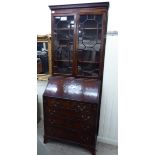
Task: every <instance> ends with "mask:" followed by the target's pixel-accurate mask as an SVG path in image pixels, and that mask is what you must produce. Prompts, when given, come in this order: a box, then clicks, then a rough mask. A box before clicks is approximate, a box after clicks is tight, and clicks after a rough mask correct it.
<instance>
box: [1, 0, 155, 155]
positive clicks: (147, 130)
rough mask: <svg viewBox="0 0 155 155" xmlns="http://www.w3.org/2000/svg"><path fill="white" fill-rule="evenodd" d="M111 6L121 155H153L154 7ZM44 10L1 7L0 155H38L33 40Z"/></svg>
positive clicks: (26, 5) (36, 5)
mask: <svg viewBox="0 0 155 155" xmlns="http://www.w3.org/2000/svg"><path fill="white" fill-rule="evenodd" d="M48 2H49V4H52V3H53V1H48ZM68 2H69V1H68ZM110 2H111V5H113V7H114V8H115V9H113V11H114V13H113V14H115V15H114V18H113V20H114V19H115V20H116V22H117V24H116V27H117V30H118V32H119V64H118V68H119V69H118V79H119V80H118V89H119V91H118V103H119V105H118V112H119V122H118V125H119V134H118V148H119V149H118V150H119V155H131V154H132V155H139V154H140V155H146V154H149V155H152V154H155V149H154V139H155V132H154V131H155V123H154V122H155V121H154V119H155V91H154V89H155V74H154V71H155V69H154V68H155V58H154V56H155V54H154V53H155V48H154V45H155V43H154V40H155V39H154V35H155V33H154V32H155V30H154V28H155V23H154V14H155V12H154V5H153V4H154V3H153V1H151V0H148V1H142V0H137V1H135V0H111V1H110ZM42 6H43V2H42V3H41V2H39V1H36V0H33V1H19V0H14V1H9V0H5V1H3V3H2V2H1V4H0V44H1V49H0V71H1V75H0V88H1V89H0V90H1V92H0V94H1V95H0V154H2V155H10V154H16V155H21V154H22V155H28V154H29V155H31V154H32V155H36V154H37V106H36V105H37V96H36V94H37V80H36V78H37V68H36V66H37V65H36V64H37V61H36V35H37V33H38V32H37V29H38V25H39V23H42V22H43V19H42V18H38V16H39V15H41V13H42V10H41V8H42ZM47 9H48V8H47ZM49 13H50V12H49ZM116 22H115V23H116Z"/></svg>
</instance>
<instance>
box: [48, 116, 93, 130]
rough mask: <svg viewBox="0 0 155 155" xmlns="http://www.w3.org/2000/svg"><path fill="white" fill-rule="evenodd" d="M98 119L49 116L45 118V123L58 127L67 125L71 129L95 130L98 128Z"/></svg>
mask: <svg viewBox="0 0 155 155" xmlns="http://www.w3.org/2000/svg"><path fill="white" fill-rule="evenodd" d="M95 122H96V121H95V120H94V121H86V122H84V121H83V120H81V119H79V118H70V119H66V118H61V117H60V116H55V115H53V116H49V117H46V118H45V125H46V126H48V127H50V126H58V127H65V128H70V129H76V130H81V131H90V130H91V132H92V131H95V129H96V123H95Z"/></svg>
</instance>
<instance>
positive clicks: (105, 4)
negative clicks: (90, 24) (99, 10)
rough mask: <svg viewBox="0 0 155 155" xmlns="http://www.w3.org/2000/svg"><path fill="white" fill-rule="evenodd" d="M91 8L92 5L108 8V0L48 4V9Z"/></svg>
mask: <svg viewBox="0 0 155 155" xmlns="http://www.w3.org/2000/svg"><path fill="white" fill-rule="evenodd" d="M91 7H92V8H93V7H103V8H106V9H109V2H98V3H79V4H66V5H50V6H49V8H50V10H59V9H75V8H91Z"/></svg>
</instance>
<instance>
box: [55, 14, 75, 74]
mask: <svg viewBox="0 0 155 155" xmlns="http://www.w3.org/2000/svg"><path fill="white" fill-rule="evenodd" d="M53 40H54V73H61V74H72V60H73V58H72V57H73V43H74V16H73V15H72V16H71V15H69V16H55V17H54V39H53Z"/></svg>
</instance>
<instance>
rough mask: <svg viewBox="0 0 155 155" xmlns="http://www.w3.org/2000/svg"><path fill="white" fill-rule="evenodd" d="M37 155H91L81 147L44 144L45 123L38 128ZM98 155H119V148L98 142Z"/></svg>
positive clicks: (54, 143) (57, 143) (40, 123)
mask: <svg viewBox="0 0 155 155" xmlns="http://www.w3.org/2000/svg"><path fill="white" fill-rule="evenodd" d="M37 155H91V153H90V152H89V151H87V150H85V149H83V148H81V147H78V146H74V145H69V144H64V143H59V142H49V143H47V144H44V143H43V122H42V121H40V122H39V124H38V127H37ZM96 155H118V148H117V146H113V145H108V144H104V143H100V142H97V146H96Z"/></svg>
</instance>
